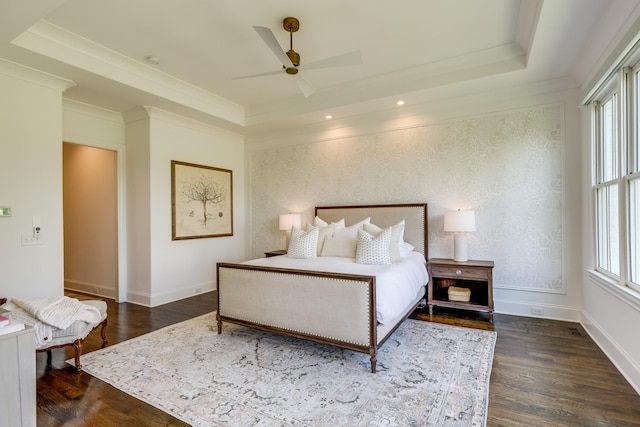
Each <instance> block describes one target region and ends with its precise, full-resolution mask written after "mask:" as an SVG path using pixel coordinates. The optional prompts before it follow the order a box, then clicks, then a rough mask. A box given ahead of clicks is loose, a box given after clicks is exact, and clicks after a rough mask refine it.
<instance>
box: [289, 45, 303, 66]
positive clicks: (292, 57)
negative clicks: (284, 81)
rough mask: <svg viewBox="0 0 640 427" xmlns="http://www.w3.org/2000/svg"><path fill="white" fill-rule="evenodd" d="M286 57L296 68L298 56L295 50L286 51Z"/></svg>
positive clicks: (298, 63) (298, 61)
mask: <svg viewBox="0 0 640 427" xmlns="http://www.w3.org/2000/svg"><path fill="white" fill-rule="evenodd" d="M287 56H288V57H289V59H290V60H291V63H292V64H293V65H295V66H296V67H297V66H299V65H300V54H299V53H298V52H296V51H295V50H293V49H291V50H288V51H287Z"/></svg>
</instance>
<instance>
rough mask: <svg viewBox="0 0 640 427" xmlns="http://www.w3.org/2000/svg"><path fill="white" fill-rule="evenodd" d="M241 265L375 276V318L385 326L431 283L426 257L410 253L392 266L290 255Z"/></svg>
mask: <svg viewBox="0 0 640 427" xmlns="http://www.w3.org/2000/svg"><path fill="white" fill-rule="evenodd" d="M242 264H251V265H259V266H263V267H278V268H290V269H295V270H313V271H323V272H333V273H347V274H362V275H367V276H376V317H377V320H378V322H380V323H382V324H385V323H387V322H389V321H391V320H393V319H395V318H396V317H398V316H399V315H401V314H402V313H403V312H404V311H405V310H406V309H407V307H408V306H409V304H411V303H413V302H414V301H415V300H416V298H417V297H418V296H421V295H423V294H424V286H425V285H426V284H427V282H428V281H429V276H428V274H427V269H426V266H425V264H426V261H425V258H424V256H423V255H422V254H421V253H419V252H411V253H409V254H408V255H407V256H405V257H404V258H401V259H399V260H398V261H396V262H395V263H393V264H391V265H367V264H356V262H355V260H354V259H353V258H342V257H318V258H312V259H296V258H289V257H287V256H276V257H270V258H258V259H253V260H250V261H245V262H243V263H242Z"/></svg>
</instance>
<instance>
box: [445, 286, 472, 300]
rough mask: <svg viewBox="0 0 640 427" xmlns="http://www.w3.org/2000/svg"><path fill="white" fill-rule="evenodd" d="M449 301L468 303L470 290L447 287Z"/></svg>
mask: <svg viewBox="0 0 640 427" xmlns="http://www.w3.org/2000/svg"><path fill="white" fill-rule="evenodd" d="M448 292H449V301H460V302H469V299H470V297H471V290H470V289H467V288H459V287H457V286H449V291H448Z"/></svg>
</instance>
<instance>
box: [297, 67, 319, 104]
mask: <svg viewBox="0 0 640 427" xmlns="http://www.w3.org/2000/svg"><path fill="white" fill-rule="evenodd" d="M293 77H294V78H295V80H296V84H297V85H298V87H299V88H300V90H301V91H302V94H303V95H304V97H305V98H308V97H310V96H311V95H313V94H314V93H315V92H316V88H315V87H313V86H312V85H311V83H309V82H308V81H306V80H305V78H304V77H302V75H301V74H300V73H298V74H296V75H294V76H293Z"/></svg>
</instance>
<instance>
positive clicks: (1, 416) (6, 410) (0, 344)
mask: <svg viewBox="0 0 640 427" xmlns="http://www.w3.org/2000/svg"><path fill="white" fill-rule="evenodd" d="M0 390H2V398H1V399H0V425H2V426H5V425H6V426H22V427H31V426H35V425H36V339H35V336H34V332H33V328H30V327H28V326H26V327H25V329H24V330H22V331H18V332H12V333H9V334H4V335H0Z"/></svg>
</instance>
